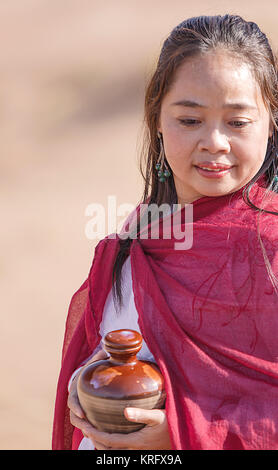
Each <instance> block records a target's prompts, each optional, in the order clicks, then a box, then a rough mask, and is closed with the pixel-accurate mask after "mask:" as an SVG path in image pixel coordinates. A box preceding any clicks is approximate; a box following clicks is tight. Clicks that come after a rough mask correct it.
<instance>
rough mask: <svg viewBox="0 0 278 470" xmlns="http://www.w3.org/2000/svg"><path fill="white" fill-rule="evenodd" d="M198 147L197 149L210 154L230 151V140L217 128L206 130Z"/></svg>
mask: <svg viewBox="0 0 278 470" xmlns="http://www.w3.org/2000/svg"><path fill="white" fill-rule="evenodd" d="M198 147H199V149H198V150H199V151H203V152H204V151H206V152H209V153H211V154H216V153H229V152H230V142H229V140H228V137H227V136H226V135H225V134H223V133H221V132H220V129H218V128H213V129H210V130H208V131H207V132H206V133H205V134H204V135H203V136H202V137H201V139H200V141H199V144H198Z"/></svg>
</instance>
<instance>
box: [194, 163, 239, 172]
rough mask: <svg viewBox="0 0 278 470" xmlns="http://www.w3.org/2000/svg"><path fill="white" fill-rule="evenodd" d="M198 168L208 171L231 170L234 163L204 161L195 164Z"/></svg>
mask: <svg viewBox="0 0 278 470" xmlns="http://www.w3.org/2000/svg"><path fill="white" fill-rule="evenodd" d="M195 166H196V167H197V168H201V169H202V170H207V171H221V170H229V169H230V168H232V167H233V165H227V164H226V163H213V162H202V163H200V164H198V165H195Z"/></svg>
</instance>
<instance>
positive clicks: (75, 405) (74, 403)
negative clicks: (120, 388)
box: [68, 349, 108, 431]
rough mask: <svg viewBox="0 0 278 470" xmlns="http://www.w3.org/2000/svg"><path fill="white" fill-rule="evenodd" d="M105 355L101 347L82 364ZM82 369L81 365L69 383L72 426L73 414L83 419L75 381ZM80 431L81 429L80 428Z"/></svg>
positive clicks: (83, 415)
mask: <svg viewBox="0 0 278 470" xmlns="http://www.w3.org/2000/svg"><path fill="white" fill-rule="evenodd" d="M106 357H108V354H107V353H106V352H105V351H103V349H101V350H100V351H98V352H97V353H96V354H95V355H94V356H93V357H91V359H90V360H89V361H88V362H87V363H86V364H85V365H84V367H86V366H87V365H88V364H91V363H92V362H95V361H100V360H101V359H105V358H106ZM82 370H83V367H82V369H80V371H79V372H78V373H77V374H76V376H75V377H74V379H73V381H72V383H71V386H70V389H69V396H68V407H69V409H70V420H71V424H73V426H75V424H74V423H73V422H72V420H74V419H75V416H76V417H77V418H81V419H85V414H84V411H83V410H82V408H81V406H80V403H79V399H78V395H77V381H78V377H79V375H80V373H81V371H82ZM76 427H79V426H76ZM80 429H81V428H80ZM81 431H82V429H81Z"/></svg>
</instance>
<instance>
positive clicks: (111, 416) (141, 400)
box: [77, 330, 165, 433]
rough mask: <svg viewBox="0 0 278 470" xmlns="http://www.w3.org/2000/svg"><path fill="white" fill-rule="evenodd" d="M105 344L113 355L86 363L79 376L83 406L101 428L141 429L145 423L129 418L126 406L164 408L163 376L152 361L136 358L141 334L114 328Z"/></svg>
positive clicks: (122, 430)
mask: <svg viewBox="0 0 278 470" xmlns="http://www.w3.org/2000/svg"><path fill="white" fill-rule="evenodd" d="M103 345H104V348H105V350H106V352H107V353H108V354H110V357H109V358H108V359H104V360H100V361H96V362H93V363H91V364H89V365H87V366H86V367H84V369H83V370H82V371H81V373H80V376H79V378H78V382H77V392H78V398H79V401H80V404H81V407H82V409H83V410H84V412H85V414H86V417H87V419H88V421H90V423H91V424H92V425H93V426H95V427H96V428H97V429H99V430H101V431H105V432H117V433H130V432H133V431H138V430H139V429H141V428H142V427H143V426H144V424H141V423H132V422H131V421H128V420H127V419H126V418H125V416H124V409H125V408H126V407H137V408H145V409H153V408H162V407H163V405H164V402H165V391H164V380H163V376H162V375H161V373H160V371H159V368H158V367H157V365H156V364H154V363H153V362H150V361H141V360H139V359H137V357H136V354H137V353H138V351H139V350H140V349H141V346H142V336H141V335H140V333H138V332H137V331H134V330H115V331H111V332H110V333H108V334H107V335H106V336H105V338H104V341H103Z"/></svg>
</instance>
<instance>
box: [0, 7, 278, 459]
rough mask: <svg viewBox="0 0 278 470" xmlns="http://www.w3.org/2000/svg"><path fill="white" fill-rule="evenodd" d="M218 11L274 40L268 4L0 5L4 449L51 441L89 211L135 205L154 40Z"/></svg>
mask: <svg viewBox="0 0 278 470" xmlns="http://www.w3.org/2000/svg"><path fill="white" fill-rule="evenodd" d="M227 12H229V13H236V14H240V15H242V16H244V17H245V18H246V19H248V20H253V21H256V22H258V23H259V25H260V26H261V28H262V29H263V30H264V31H265V32H266V33H267V34H268V35H269V37H270V38H271V39H272V43H273V45H274V46H275V47H277V43H278V33H277V17H278V3H277V2H276V1H274V0H273V1H270V0H265V1H264V2H261V1H258V0H252V1H251V0H248V1H245V0H234V1H228V0H218V1H217V0H204V1H203V0H196V1H195V2H189V1H178V0H171V1H165V2H163V1H161V0H159V1H158V0H152V1H149V0H141V1H133V0H119V1H117V2H116V1H113V0H108V1H106V2H103V1H99V0H59V1H52V2H49V1H48V2H46V1H45V0H9V1H8V2H1V3H0V38H1V41H0V43H1V54H0V68H1V73H0V103H1V108H0V122H1V139H0V145H1V158H0V184H1V186H0V187H1V198H0V209H1V232H0V237H1V265H0V279H1V317H0V318H1V319H0V332H1V342H0V357H1V379H2V380H1V389H0V407H1V419H0V448H1V449H34V450H35V449H50V448H51V427H52V420H53V410H54V400H55V391H56V384H57V379H58V374H59V368H60V361H61V347H62V341H63V333H64V326H65V320H66V315H67V309H68V305H69V302H70V299H71V296H72V295H73V293H74V292H75V291H76V290H77V289H78V288H79V286H80V285H81V284H82V283H83V281H84V280H85V278H86V277H87V274H88V272H89V269H90V266H91V263H92V259H93V255H94V248H95V246H96V243H97V241H98V240H97V239H88V237H87V236H86V232H85V228H86V224H87V223H88V219H89V218H88V216H86V212H85V211H86V207H87V206H88V205H89V204H92V203H99V204H102V205H103V206H104V207H105V208H106V207H107V201H108V196H110V195H112V196H113V197H116V200H117V205H120V204H136V203H137V202H138V201H139V200H140V197H141V192H142V189H143V184H142V181H141V177H140V174H139V169H138V151H139V149H140V136H141V129H142V118H143V115H142V112H143V95H144V88H145V85H146V82H147V80H148V77H149V76H150V74H151V71H152V69H153V66H154V64H155V61H156V59H157V55H158V52H159V49H160V47H161V45H162V42H163V40H164V39H165V38H166V37H167V35H168V33H169V32H170V31H171V29H172V28H173V27H174V26H176V25H177V24H178V23H179V22H181V21H182V20H183V19H185V18H187V17H190V16H196V15H200V14H208V15H213V14H222V13H227ZM126 215H127V214H126ZM107 230H108V228H107ZM107 233H108V232H107Z"/></svg>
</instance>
